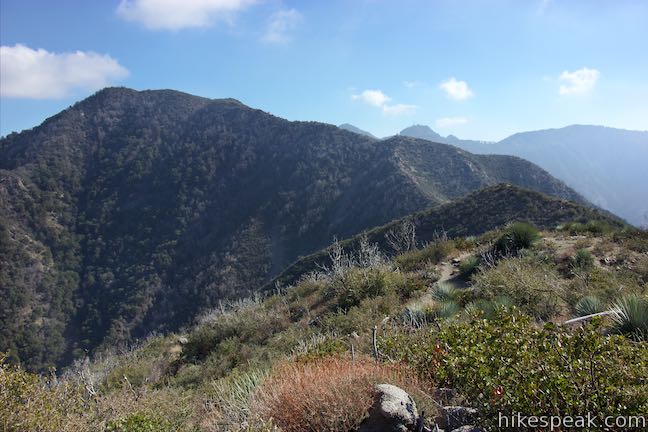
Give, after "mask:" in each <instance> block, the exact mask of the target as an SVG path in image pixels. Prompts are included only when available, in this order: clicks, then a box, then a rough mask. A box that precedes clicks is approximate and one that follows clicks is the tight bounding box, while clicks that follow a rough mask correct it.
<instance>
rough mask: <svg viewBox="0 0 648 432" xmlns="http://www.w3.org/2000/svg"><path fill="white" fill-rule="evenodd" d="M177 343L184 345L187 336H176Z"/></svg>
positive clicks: (187, 340)
mask: <svg viewBox="0 0 648 432" xmlns="http://www.w3.org/2000/svg"><path fill="white" fill-rule="evenodd" d="M178 343H179V344H180V345H186V344H188V343H189V339H187V338H186V337H184V336H180V337H179V338H178Z"/></svg>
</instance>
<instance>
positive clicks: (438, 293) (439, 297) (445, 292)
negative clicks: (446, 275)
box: [430, 282, 459, 302]
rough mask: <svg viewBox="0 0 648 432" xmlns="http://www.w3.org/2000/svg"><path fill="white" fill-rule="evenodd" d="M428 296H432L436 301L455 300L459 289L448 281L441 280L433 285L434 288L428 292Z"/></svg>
mask: <svg viewBox="0 0 648 432" xmlns="http://www.w3.org/2000/svg"><path fill="white" fill-rule="evenodd" d="M430 296H431V297H432V299H433V300H435V301H437V302H444V301H455V302H456V301H457V299H458V298H459V290H458V289H457V288H455V287H454V286H452V285H450V284H448V283H443V282H441V283H437V284H436V285H434V288H433V289H432V293H430Z"/></svg>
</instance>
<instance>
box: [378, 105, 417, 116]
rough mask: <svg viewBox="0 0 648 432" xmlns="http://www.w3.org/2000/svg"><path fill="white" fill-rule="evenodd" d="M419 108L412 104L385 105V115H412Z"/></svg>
mask: <svg viewBox="0 0 648 432" xmlns="http://www.w3.org/2000/svg"><path fill="white" fill-rule="evenodd" d="M416 108H418V107H417V106H416V105H410V104H394V105H387V104H385V105H383V107H382V109H383V113H385V114H386V115H390V116H398V115H402V114H410V113H413V112H414V111H416Z"/></svg>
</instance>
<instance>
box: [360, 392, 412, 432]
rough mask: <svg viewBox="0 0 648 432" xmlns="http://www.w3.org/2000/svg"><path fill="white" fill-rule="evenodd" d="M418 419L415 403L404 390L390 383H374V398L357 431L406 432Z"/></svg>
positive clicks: (410, 429)
mask: <svg viewBox="0 0 648 432" xmlns="http://www.w3.org/2000/svg"><path fill="white" fill-rule="evenodd" d="M417 419H418V412H417V411H416V404H415V403H414V400H413V399H412V398H411V397H410V395H409V394H407V392H405V390H403V389H401V388H399V387H396V386H394V385H391V384H378V385H376V399H375V402H374V404H373V406H372V407H371V409H370V410H369V416H368V417H367V418H366V419H365V420H364V421H363V422H362V425H360V430H359V432H407V431H412V430H414V428H415V426H416V422H417Z"/></svg>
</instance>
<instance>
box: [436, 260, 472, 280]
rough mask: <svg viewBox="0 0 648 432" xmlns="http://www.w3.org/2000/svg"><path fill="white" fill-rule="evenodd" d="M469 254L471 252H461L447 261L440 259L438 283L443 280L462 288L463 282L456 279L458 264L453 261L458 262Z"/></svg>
mask: <svg viewBox="0 0 648 432" xmlns="http://www.w3.org/2000/svg"><path fill="white" fill-rule="evenodd" d="M470 255H472V253H471V252H462V253H461V254H459V255H458V256H456V257H453V258H451V259H449V260H448V261H442V262H441V263H440V264H439V267H440V268H439V275H440V277H439V280H438V283H442V282H445V283H449V284H452V285H454V286H455V287H456V288H464V287H465V286H466V284H465V282H463V281H460V280H458V279H457V272H458V270H459V265H458V264H457V265H455V264H453V261H454V262H457V263H460V262H461V261H463V260H465V259H466V258H468V257H469V256H470ZM457 260H458V261H457Z"/></svg>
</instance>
